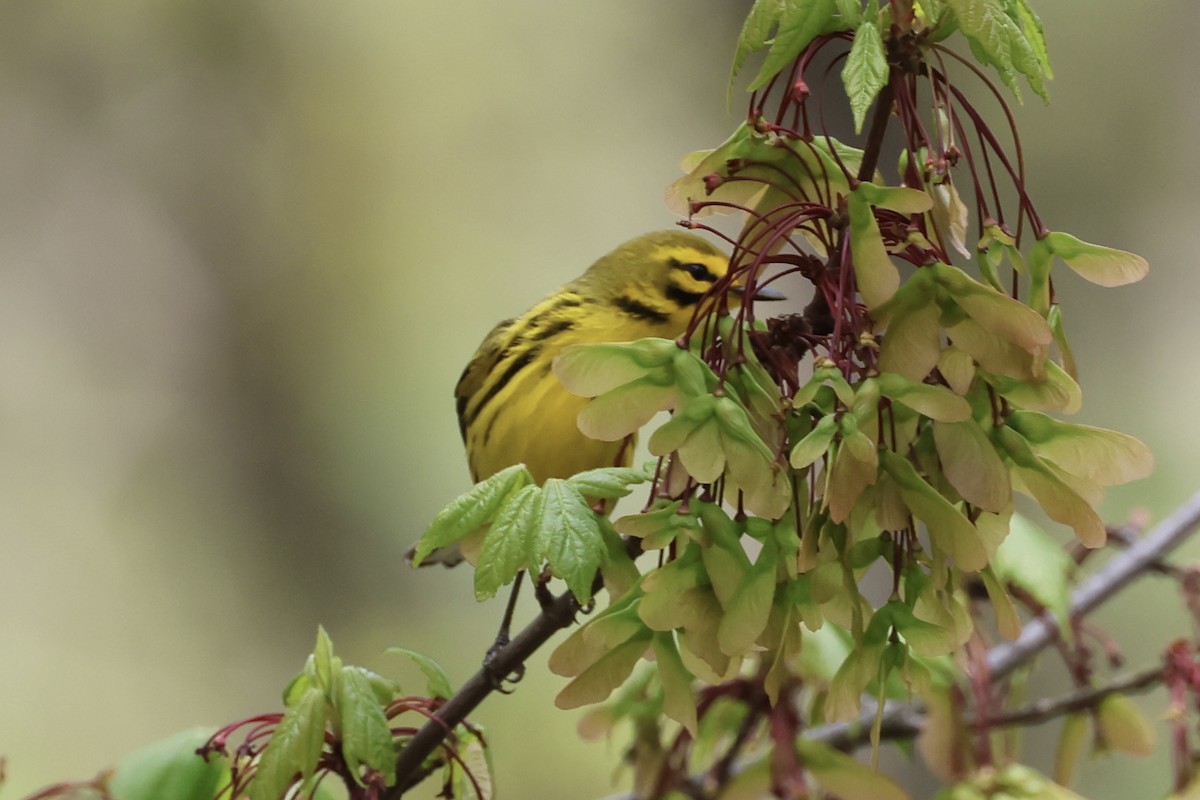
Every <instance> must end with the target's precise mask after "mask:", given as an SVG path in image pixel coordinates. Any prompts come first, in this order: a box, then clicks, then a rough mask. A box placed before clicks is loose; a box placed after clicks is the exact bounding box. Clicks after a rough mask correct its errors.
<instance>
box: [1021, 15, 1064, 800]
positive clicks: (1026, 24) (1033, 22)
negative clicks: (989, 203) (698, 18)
mask: <svg viewBox="0 0 1200 800" xmlns="http://www.w3.org/2000/svg"><path fill="white" fill-rule="evenodd" d="M1016 7H1017V19H1018V20H1019V21H1020V23H1021V32H1022V33H1024V34H1025V39H1026V41H1028V42H1029V46H1030V48H1032V50H1033V53H1034V55H1035V56H1037V60H1038V63H1040V64H1041V65H1042V72H1043V73H1045V75H1046V77H1047V78H1053V77H1054V73H1053V72H1052V71H1051V69H1050V51H1049V50H1048V49H1047V48H1046V33H1045V31H1044V30H1042V21H1041V20H1040V19H1038V15H1037V14H1036V13H1034V11H1033V7H1032V6H1030V5H1029V0H1016ZM1060 783H1061V781H1060Z"/></svg>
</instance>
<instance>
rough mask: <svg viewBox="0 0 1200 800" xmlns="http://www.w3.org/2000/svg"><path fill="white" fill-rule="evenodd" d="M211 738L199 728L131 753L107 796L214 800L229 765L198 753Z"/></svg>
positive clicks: (126, 799) (119, 767)
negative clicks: (207, 758)
mask: <svg viewBox="0 0 1200 800" xmlns="http://www.w3.org/2000/svg"><path fill="white" fill-rule="evenodd" d="M211 735H212V731H210V730H202V729H198V728H194V729H192V730H187V731H180V732H179V733H176V734H174V735H172V736H168V737H167V738H165V739H161V740H159V741H157V742H154V743H153V744H150V745H147V746H146V747H143V748H140V749H139V750H136V751H134V752H133V753H130V754H129V755H127V756H125V757H124V758H122V759H121V762H120V763H119V764H117V767H116V769H115V770H114V771H113V774H112V777H110V778H109V779H108V792H107V793H106V795H105V796H106V797H114V798H120V800H212V798H214V797H216V796H217V791H218V790H219V789H221V788H222V786H223V785H224V784H225V782H226V781H227V780H228V765H227V763H226V762H225V761H224V760H222V759H219V758H210V759H209V760H207V761H206V760H205V759H204V758H203V757H202V756H200V755H198V754H197V753H196V750H197V749H198V748H200V747H202V746H203V745H204V743H205V742H207V741H208V739H209V736H211ZM44 796H48V795H44ZM55 796H57V795H55Z"/></svg>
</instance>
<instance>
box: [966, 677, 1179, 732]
mask: <svg viewBox="0 0 1200 800" xmlns="http://www.w3.org/2000/svg"><path fill="white" fill-rule="evenodd" d="M1162 677H1163V666H1162V664H1155V665H1154V666H1152V667H1147V668H1146V669H1144V670H1142V671H1141V672H1133V673H1130V674H1129V675H1122V676H1121V677H1119V678H1114V679H1113V680H1112V681H1110V682H1109V683H1106V684H1105V685H1103V686H1095V687H1091V686H1089V687H1088V688H1086V689H1080V690H1079V691H1075V692H1071V693H1070V694H1066V695H1063V696H1062V697H1054V698H1051V697H1045V698H1042V699H1041V700H1037V701H1035V702H1033V703H1030V704H1029V705H1028V706H1026V707H1025V708H1019V709H1017V710H1016V711H1010V712H1009V713H1007V714H996V715H994V716H991V717H988V719H987V722H986V727H988V728H989V729H990V728H1010V727H1013V726H1014V725H1036V724H1038V723H1040V722H1045V721H1047V720H1051V719H1054V718H1055V717H1061V716H1062V715H1063V714H1070V713H1071V712H1073V711H1083V710H1085V709H1088V708H1095V707H1096V705H1097V704H1098V703H1099V702H1100V701H1101V700H1103V699H1104V698H1105V697H1108V696H1109V695H1110V694H1132V693H1134V692H1140V691H1143V690H1145V689H1149V688H1151V687H1152V686H1154V685H1155V684H1156V683H1159V682H1160V681H1162ZM967 727H969V728H978V727H982V725H980V724H977V723H975V722H973V721H971V720H968V721H967Z"/></svg>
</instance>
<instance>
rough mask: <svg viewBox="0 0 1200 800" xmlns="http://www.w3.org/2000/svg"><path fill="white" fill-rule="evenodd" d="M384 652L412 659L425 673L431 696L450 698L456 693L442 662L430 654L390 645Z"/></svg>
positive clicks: (426, 685) (427, 687) (427, 689)
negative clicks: (435, 659)
mask: <svg viewBox="0 0 1200 800" xmlns="http://www.w3.org/2000/svg"><path fill="white" fill-rule="evenodd" d="M384 652H387V653H395V654H396V655H400V656H406V657H407V658H409V659H411V660H412V662H413V663H414V664H416V665H417V668H418V669H420V670H421V673H422V674H424V675H425V691H426V692H428V693H429V696H430V697H445V698H449V697H451V696H453V695H454V688H453V686H452V685H451V684H450V678H449V677H448V676H447V675H446V671H445V670H444V669H442V665H441V664H439V663H438V662H436V661H434V660H433V659H432V658H430V657H429V656H427V655H424V654H422V653H418V652H417V651H416V650H409V649H408V648H407V647H389V648H388V649H387V650H385V651H384Z"/></svg>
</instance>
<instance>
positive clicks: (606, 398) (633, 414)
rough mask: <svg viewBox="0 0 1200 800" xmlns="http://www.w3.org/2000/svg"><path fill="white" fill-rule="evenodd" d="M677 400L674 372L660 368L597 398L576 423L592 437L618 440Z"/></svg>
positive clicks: (586, 406) (577, 418)
mask: <svg viewBox="0 0 1200 800" xmlns="http://www.w3.org/2000/svg"><path fill="white" fill-rule="evenodd" d="M677 403H678V393H677V391H676V388H675V384H674V382H673V379H672V377H671V374H670V372H669V371H668V370H666V369H663V370H656V371H655V372H654V373H653V374H650V375H647V376H645V377H643V378H638V379H637V380H635V381H630V382H629V383H627V384H625V385H623V386H618V387H617V388H615V389H611V390H609V391H607V392H605V393H604V394H602V395H600V396H599V397H596V398H594V399H593V400H592V401H591V402H590V403H588V404H587V405H585V406H584V407H583V409H582V410H581V411H580V412H579V416H578V417H576V420H575V424H576V425H577V427H578V428H579V430H580V432H581V433H583V435H584V436H586V437H588V438H589V439H597V440H599V441H601V442H617V441H620V440H621V439H624V438H625V437H626V436H629V435H630V434H632V433H635V432H637V431H638V430H640V429H641V428H642V427H644V426H645V425H646V424H647V423H648V422H650V420H651V419H653V418H654V415H655V414H657V413H658V412H660V411H666V410H668V409H670V408H674V407H675V405H676V404H677Z"/></svg>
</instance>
